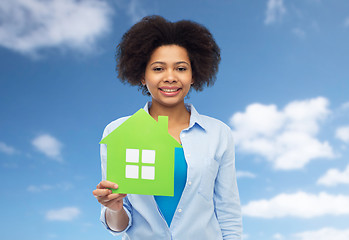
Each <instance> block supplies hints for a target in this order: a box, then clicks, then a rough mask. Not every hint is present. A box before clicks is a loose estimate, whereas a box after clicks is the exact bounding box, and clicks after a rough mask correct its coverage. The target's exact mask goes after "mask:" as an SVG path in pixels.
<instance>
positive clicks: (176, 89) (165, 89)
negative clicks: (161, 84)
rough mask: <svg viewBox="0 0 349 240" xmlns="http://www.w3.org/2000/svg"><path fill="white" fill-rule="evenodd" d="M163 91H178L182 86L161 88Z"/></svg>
mask: <svg viewBox="0 0 349 240" xmlns="http://www.w3.org/2000/svg"><path fill="white" fill-rule="evenodd" d="M159 89H160V90H161V91H163V92H166V93H173V92H178V91H179V90H180V88H159Z"/></svg>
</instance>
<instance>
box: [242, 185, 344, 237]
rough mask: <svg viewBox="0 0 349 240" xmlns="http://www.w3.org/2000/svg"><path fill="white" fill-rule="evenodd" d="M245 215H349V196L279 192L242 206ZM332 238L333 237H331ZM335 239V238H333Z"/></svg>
mask: <svg viewBox="0 0 349 240" xmlns="http://www.w3.org/2000/svg"><path fill="white" fill-rule="evenodd" d="M242 212H243V215H245V216H250V217H258V218H269V219H271V218H282V217H298V218H314V217H319V216H324V215H334V216H337V215H348V214H349V196H345V195H330V194H327V193H325V192H322V193H319V194H317V195H315V194H309V193H305V192H297V193H294V194H284V193H283V194H279V195H277V196H275V197H273V198H271V199H269V200H266V199H262V200H257V201H251V202H249V203H248V204H247V205H245V206H243V207H242ZM331 239H332V238H331ZM333 239H335V238H333Z"/></svg>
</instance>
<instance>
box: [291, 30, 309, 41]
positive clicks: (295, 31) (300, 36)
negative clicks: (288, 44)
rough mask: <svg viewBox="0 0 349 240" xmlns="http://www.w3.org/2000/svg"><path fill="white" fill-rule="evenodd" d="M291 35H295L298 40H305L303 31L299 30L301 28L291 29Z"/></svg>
mask: <svg viewBox="0 0 349 240" xmlns="http://www.w3.org/2000/svg"><path fill="white" fill-rule="evenodd" d="M292 33H293V34H294V35H296V36H297V37H298V38H301V39H302V38H305V36H306V33H305V31H304V30H303V29H301V28H293V29H292Z"/></svg>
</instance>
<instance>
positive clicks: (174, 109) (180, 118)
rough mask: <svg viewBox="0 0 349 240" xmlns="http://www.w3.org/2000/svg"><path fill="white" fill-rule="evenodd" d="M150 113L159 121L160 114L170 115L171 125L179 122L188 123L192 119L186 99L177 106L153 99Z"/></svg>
mask: <svg viewBox="0 0 349 240" xmlns="http://www.w3.org/2000/svg"><path fill="white" fill-rule="evenodd" d="M149 114H150V115H151V116H152V117H153V118H154V119H155V120H156V121H157V120H158V116H168V125H169V127H171V126H173V125H177V124H188V125H189V121H190V113H189V112H188V110H187V108H186V107H185V105H184V101H183V102H182V103H180V104H177V105H175V106H171V107H167V106H164V105H161V104H159V103H157V102H156V101H152V105H151V107H150V109H149Z"/></svg>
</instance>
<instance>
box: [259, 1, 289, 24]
mask: <svg viewBox="0 0 349 240" xmlns="http://www.w3.org/2000/svg"><path fill="white" fill-rule="evenodd" d="M285 13H286V8H285V6H284V2H283V0H268V3H267V10H266V17H265V20H264V24H266V25H269V24H272V23H275V22H276V21H278V20H281V19H282V17H283V16H284V15H285Z"/></svg>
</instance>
